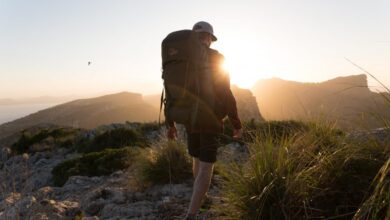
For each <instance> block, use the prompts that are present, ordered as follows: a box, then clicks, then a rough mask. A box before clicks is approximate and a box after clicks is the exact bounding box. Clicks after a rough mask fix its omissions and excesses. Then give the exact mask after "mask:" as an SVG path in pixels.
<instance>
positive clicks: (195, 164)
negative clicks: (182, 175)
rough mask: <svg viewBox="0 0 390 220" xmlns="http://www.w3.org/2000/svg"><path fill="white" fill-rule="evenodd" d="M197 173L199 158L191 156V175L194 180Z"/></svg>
mask: <svg viewBox="0 0 390 220" xmlns="http://www.w3.org/2000/svg"><path fill="white" fill-rule="evenodd" d="M198 173H199V158H197V157H192V175H193V176H194V180H195V179H196V177H197V176H198Z"/></svg>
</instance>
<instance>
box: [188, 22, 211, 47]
mask: <svg viewBox="0 0 390 220" xmlns="http://www.w3.org/2000/svg"><path fill="white" fill-rule="evenodd" d="M192 30H193V31H196V32H199V38H200V41H201V42H202V43H203V44H205V45H206V46H208V47H209V46H210V45H211V43H212V42H213V41H216V40H217V38H216V37H215V36H214V30H213V26H211V24H209V23H207V22H205V21H199V22H197V23H196V24H195V25H194V27H192Z"/></svg>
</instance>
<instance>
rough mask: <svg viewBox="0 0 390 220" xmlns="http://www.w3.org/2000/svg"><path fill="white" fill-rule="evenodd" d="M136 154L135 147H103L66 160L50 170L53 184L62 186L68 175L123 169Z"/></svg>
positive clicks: (110, 171) (92, 173)
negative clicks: (99, 150)
mask: <svg viewBox="0 0 390 220" xmlns="http://www.w3.org/2000/svg"><path fill="white" fill-rule="evenodd" d="M137 154H138V151H137V149H135V148H121V149H105V150H104V151H101V152H92V153H87V154H85V155H83V156H81V157H79V158H75V159H71V160H66V161H64V162H62V163H60V164H58V165H57V166H56V167H54V169H53V170H52V174H53V181H54V184H55V185H56V186H62V185H64V184H65V182H66V181H67V180H68V178H69V177H70V176H76V175H79V176H102V175H108V174H110V173H112V172H114V171H117V170H121V169H125V168H127V167H129V166H130V165H131V161H132V159H133V157H134V155H137Z"/></svg>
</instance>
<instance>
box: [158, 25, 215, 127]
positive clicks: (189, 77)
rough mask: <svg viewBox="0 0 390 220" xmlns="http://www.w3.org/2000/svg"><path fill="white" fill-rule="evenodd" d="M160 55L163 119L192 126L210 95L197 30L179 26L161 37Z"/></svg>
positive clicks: (205, 55)
mask: <svg viewBox="0 0 390 220" xmlns="http://www.w3.org/2000/svg"><path fill="white" fill-rule="evenodd" d="M161 55H162V70H163V73H162V79H163V80H164V90H165V98H164V92H163V95H162V96H161V106H160V108H162V104H164V115H165V120H166V121H174V122H176V123H179V124H185V125H189V126H191V127H193V126H194V124H195V123H196V121H199V114H200V113H201V112H200V111H201V110H200V108H202V107H201V106H202V105H204V104H205V102H206V103H207V104H208V105H212V100H211V99H212V98H211V97H214V95H213V94H212V93H213V89H212V80H210V79H211V78H210V77H211V74H209V68H208V48H207V47H206V46H204V45H203V44H202V43H201V42H200V40H199V34H198V33H197V32H194V31H191V30H181V31H176V32H172V33H170V34H169V35H168V36H167V37H166V38H165V39H164V40H163V41H162V44H161ZM208 97H209V98H208ZM207 99H210V100H207Z"/></svg>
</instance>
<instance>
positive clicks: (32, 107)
mask: <svg viewBox="0 0 390 220" xmlns="http://www.w3.org/2000/svg"><path fill="white" fill-rule="evenodd" d="M58 104H59V103H40V104H16V105H0V125H1V124H4V123H6V122H10V121H13V120H15V119H18V118H21V117H24V116H27V115H29V114H32V113H35V112H37V111H39V110H43V109H46V108H50V107H53V106H55V105H58Z"/></svg>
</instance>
